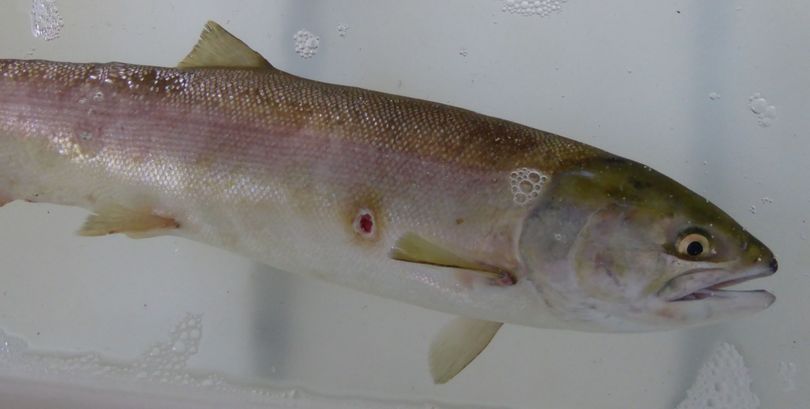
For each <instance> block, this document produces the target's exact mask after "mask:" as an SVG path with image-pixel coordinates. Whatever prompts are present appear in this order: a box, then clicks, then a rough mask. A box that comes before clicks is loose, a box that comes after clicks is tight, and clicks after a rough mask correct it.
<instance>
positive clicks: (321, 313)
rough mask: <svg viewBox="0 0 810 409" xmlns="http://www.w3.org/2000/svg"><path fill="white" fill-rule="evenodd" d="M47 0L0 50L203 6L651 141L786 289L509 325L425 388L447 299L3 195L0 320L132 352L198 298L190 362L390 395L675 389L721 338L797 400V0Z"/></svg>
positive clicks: (281, 45) (806, 99)
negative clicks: (124, 233)
mask: <svg viewBox="0 0 810 409" xmlns="http://www.w3.org/2000/svg"><path fill="white" fill-rule="evenodd" d="M57 1H58V3H57V4H58V6H59V8H60V13H61V15H62V17H63V18H64V23H65V25H64V29H63V31H62V36H61V38H59V39H57V40H54V41H50V42H45V41H43V40H42V39H36V38H34V37H33V36H32V34H31V23H30V18H29V12H30V6H31V4H30V2H29V1H26V0H6V1H5V2H4V4H3V10H2V12H1V13H0V22H1V23H2V24H0V58H42V59H52V60H66V61H76V62H80V61H95V62H104V61H113V60H115V61H123V62H128V63H139V64H154V65H167V66H171V65H174V64H176V62H177V61H179V60H180V59H181V58H182V57H183V56H184V55H185V53H186V52H187V51H188V50H189V49H190V48H191V46H192V45H193V44H194V42H195V41H196V39H197V36H198V34H199V31H200V30H201V28H202V26H203V24H204V23H205V21H206V20H208V19H214V20H217V21H218V22H220V23H221V24H222V25H224V26H225V27H226V28H227V29H229V30H230V31H231V32H233V33H234V34H236V35H237V36H239V37H240V38H242V39H243V40H244V41H245V42H247V43H248V44H249V45H251V46H252V47H253V48H255V49H256V50H257V51H259V52H260V53H262V54H263V55H265V56H266V57H267V59H268V60H269V61H270V62H271V63H273V64H274V65H275V66H276V67H278V68H281V69H283V70H286V71H289V72H292V73H295V74H298V75H302V76H305V77H308V78H313V79H318V80H321V81H326V82H333V83H340V84H350V85H357V86H362V87H365V88H371V89H375V90H380V91H386V92H393V93H398V94H403V95H408V96H413V97H418V98H423V99H429V100H434V101H439V102H444V103H449V104H452V105H457V106H462V107H465V108H469V109H473V110H475V111H478V112H482V113H486V114H490V115H494V116H498V117H501V118H505V119H509V120H514V121H517V122H520V123H523V124H526V125H530V126H533V127H537V128H540V129H544V130H548V131H552V132H555V133H560V134H562V135H566V136H569V137H571V138H574V139H577V140H580V141H583V142H586V143H590V144H593V145H596V146H598V147H600V148H604V149H606V150H608V151H611V152H613V153H616V154H619V155H622V156H626V157H628V158H632V159H636V160H639V161H641V162H644V163H645V164H648V165H650V166H652V167H654V168H656V169H658V170H660V171H662V172H663V173H665V174H667V175H669V176H671V177H673V178H675V179H676V180H679V181H681V182H682V183H684V184H686V185H687V186H689V187H691V188H693V189H695V190H696V191H698V192H700V193H702V194H704V195H705V196H706V197H707V198H708V199H710V200H712V201H713V202H715V203H716V204H718V205H719V206H720V207H721V208H723V209H725V210H726V211H728V212H729V213H730V214H731V215H732V216H734V217H735V218H737V219H738V220H739V221H740V222H741V223H742V224H743V225H744V226H746V227H747V228H748V229H749V230H751V231H752V232H753V233H754V234H755V235H756V236H757V237H759V238H760V239H761V240H762V241H763V242H765V243H766V244H768V245H769V246H770V247H771V248H772V249H773V250H774V252H775V253H776V254H777V257H778V259H779V263H780V269H779V272H778V273H777V274H776V275H775V276H773V277H770V278H767V279H764V280H759V281H757V282H756V284H749V285H748V286H749V287H750V286H765V287H767V288H768V289H770V290H771V291H773V292H774V293H775V294H776V295H777V302H776V304H775V305H774V306H773V307H772V308H770V309H769V310H767V311H765V312H763V313H761V314H758V315H756V316H753V317H750V318H748V319H743V320H740V321H734V322H728V323H724V324H721V325H716V326H713V327H709V328H703V329H695V330H688V331H677V332H668V333H656V334H641V335H596V334H582V333H570V332H560V331H551V330H538V329H531V328H520V327H515V326H507V327H504V329H503V330H502V331H501V333H500V334H499V335H498V336H497V337H496V338H495V340H494V342H493V343H492V345H490V347H489V348H488V349H487V350H486V352H485V353H484V354H482V355H481V357H480V358H479V359H478V360H476V361H475V362H474V363H473V364H472V365H471V366H470V367H469V368H467V369H466V370H465V371H464V372H463V373H462V374H461V375H460V376H459V377H458V378H456V379H455V380H453V381H452V382H451V383H450V384H448V385H445V386H434V385H433V384H432V382H431V381H430V377H429V375H428V371H427V350H428V345H429V341H430V339H431V337H432V336H433V334H435V333H436V332H437V331H438V329H439V328H440V327H441V326H442V324H444V323H445V322H446V321H447V320H448V319H449V318H450V317H449V316H446V315H443V314H440V313H436V312H432V311H427V310H424V309H420V308H418V307H413V306H408V305H404V304H400V303H396V302H391V301H387V300H382V299H379V298H375V297H370V296H366V295H362V294H358V293H356V292H353V291H349V290H345V289H341V288H336V287H333V286H331V285H327V284H323V283H320V282H315V281H312V280H309V279H305V278H301V277H297V276H294V275H292V274H288V273H281V272H277V271H274V270H272V269H271V268H268V267H264V266H261V265H258V264H255V263H252V262H250V261H248V260H245V259H242V258H240V257H237V256H234V255H230V254H228V253H225V252H223V251H220V250H217V249H212V248H209V247H206V246H203V245H198V244H195V243H191V242H188V241H183V240H179V239H173V238H157V239H149V240H141V241H135V240H129V239H126V238H122V237H108V238H95V239H90V238H79V237H77V236H75V235H74V232H75V231H76V229H77V228H78V227H79V226H80V225H81V223H82V220H83V218H84V216H85V215H86V212H84V211H82V210H79V209H69V208H62V207H53V206H47V205H29V204H25V203H13V204H11V205H8V206H6V207H4V208H3V209H2V211H0V260H2V263H1V264H0V266H2V267H0V283H1V284H0V287H2V288H0V290H1V291H2V292H0V328H2V329H4V330H5V331H6V332H10V333H14V334H17V335H19V336H22V337H24V338H25V339H27V340H28V341H29V343H30V344H31V346H32V347H35V348H37V349H42V350H59V351H66V352H80V351H91V350H92V351H97V352H100V353H102V354H104V355H106V356H109V357H114V358H117V359H124V360H126V359H131V358H132V357H135V356H136V355H138V354H140V353H141V352H142V351H143V350H144V348H146V347H147V346H148V345H150V344H152V343H154V342H156V341H161V340H164V339H165V338H166V337H167V334H168V332H169V331H170V330H171V328H172V327H173V325H174V324H175V323H176V322H178V321H179V320H180V319H182V317H183V316H184V314H185V313H187V312H191V313H202V314H203V328H204V336H203V340H202V344H201V349H200V352H199V354H198V355H196V356H194V357H193V358H192V360H191V362H190V364H191V366H192V367H194V368H197V369H200V370H204V371H220V372H223V373H226V374H230V375H233V376H239V377H256V378H260V379H261V380H263V381H267V382H270V383H272V384H281V385H302V386H306V387H308V388H310V389H313V390H315V391H319V392H329V393H337V394H358V395H362V396H377V397H385V398H395V399H409V400H419V399H429V400H436V401H440V402H452V403H465V402H468V403H476V404H489V405H496V406H509V407H526V408H529V407H544V408H545V407H549V408H597V407H598V408H628V407H635V408H672V407H674V406H675V405H676V404H677V403H678V402H679V401H680V400H681V399H682V398H683V397H684V394H685V391H686V389H687V388H688V387H689V386H690V385H691V383H692V381H693V379H694V376H695V374H696V372H697V370H698V368H699V367H700V365H701V363H702V362H703V360H705V358H706V357H707V355H708V354H709V353H710V352H711V351H712V349H713V348H714V347H715V346H716V345H717V343H719V342H729V343H732V344H734V345H735V346H737V348H738V349H739V351H740V352H741V353H742V355H743V356H744V357H745V360H746V363H747V364H748V366H749V367H750V369H751V374H752V377H753V379H754V385H753V389H754V391H755V393H756V394H757V395H758V396H759V397H760V398H761V400H762V402H763V404H762V407H764V408H791V409H792V408H802V409H804V408H807V407H808V406H807V403H806V402H807V401H808V400H810V392H808V389H807V388H803V387H802V385H810V325H808V324H807V322H808V319H807V316H808V314H810V307H808V303H807V301H806V300H807V297H808V295H809V294H810V274H809V273H810V251H808V250H810V240H806V238H807V237H810V223H808V222H807V219H808V218H810V182H808V177H809V176H810V161H808V158H810V24H808V20H807V17H808V16H810V3H808V2H805V1H799V0H796V1H790V0H782V1H768V2H766V1H754V0H740V1H701V0H694V1H686V0H684V1H645V2H639V1H634V0H617V1H610V2H595V1H584V0H570V1H569V2H567V3H563V4H562V11H561V12H560V13H558V14H552V15H550V16H547V17H542V18H541V17H538V16H528V17H526V16H519V15H513V14H508V13H504V12H502V11H501V7H502V2H500V1H496V0H478V1H468V0H463V1H462V0H455V1H430V0H418V1H371V0H366V1H360V0H354V1H348V0H346V1H292V0H290V1H259V0H254V1H215V0H208V1H190V0H188V1H180V0H176V1H157V0H148V1H147V0H142V1H130V2H110V1H100V0H96V1H93V0H71V1H59V0H57ZM339 24H345V25H347V26H348V27H349V29H348V32H347V34H346V36H345V37H340V36H339V33H338V30H337V26H338V25H339ZM300 29H307V30H309V31H312V32H313V33H315V34H316V35H319V36H320V48H319V49H318V52H317V54H316V55H315V56H314V57H312V58H311V59H308V60H304V59H302V58H300V57H299V56H297V55H296V54H295V51H294V45H293V35H294V34H295V33H296V32H297V31H298V30H300ZM462 49H464V50H466V56H465V55H462V53H461V50H462ZM712 92H716V93H717V94H719V99H715V100H712V99H710V98H709V95H710V93H712ZM757 92H758V93H761V94H762V96H763V97H765V98H766V99H767V100H768V102H769V103H770V104H773V105H774V106H776V119H775V120H774V121H773V123H772V124H771V126H769V127H761V126H759V125H758V124H757V118H756V115H755V114H754V113H753V112H751V110H750V108H749V106H748V103H749V101H748V99H749V97H750V96H751V95H753V94H754V93H757ZM0 97H2V96H0ZM763 198H767V200H764V201H763ZM770 201H772V202H770ZM751 206H755V207H756V211H755V212H752V210H751ZM780 362H793V363H794V364H795V365H796V367H797V368H798V372H797V374H796V375H795V377H794V378H793V381H794V382H795V383H796V384H797V385H798V386H799V388H798V390H796V391H785V389H786V386H787V383H786V382H785V380H784V379H783V377H782V376H781V375H780V373H779V363H780ZM802 405H804V406H802Z"/></svg>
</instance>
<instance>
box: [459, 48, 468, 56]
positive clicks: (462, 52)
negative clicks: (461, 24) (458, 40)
mask: <svg viewBox="0 0 810 409" xmlns="http://www.w3.org/2000/svg"><path fill="white" fill-rule="evenodd" d="M468 54H469V53H468V52H467V49H466V48H464V47H462V48H461V49H459V50H458V55H460V56H462V57H466V56H467V55H468Z"/></svg>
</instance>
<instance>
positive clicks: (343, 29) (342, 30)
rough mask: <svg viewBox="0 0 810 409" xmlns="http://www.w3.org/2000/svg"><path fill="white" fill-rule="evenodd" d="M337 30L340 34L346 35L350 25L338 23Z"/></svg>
mask: <svg viewBox="0 0 810 409" xmlns="http://www.w3.org/2000/svg"><path fill="white" fill-rule="evenodd" d="M337 32H338V35H339V36H341V37H346V34H347V33H348V32H349V26H348V25H346V24H338V26H337Z"/></svg>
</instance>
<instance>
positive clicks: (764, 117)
mask: <svg viewBox="0 0 810 409" xmlns="http://www.w3.org/2000/svg"><path fill="white" fill-rule="evenodd" d="M748 108H749V109H751V112H753V113H754V114H756V116H757V124H758V125H759V126H761V127H763V128H764V127H768V126H770V125H771V123H772V122H773V121H774V119H776V107H775V106H773V105H770V104H769V103H768V100H766V99H765V98H764V97H763V96H762V95H761V94H760V93H758V92H757V93H755V94H754V95H751V96H750V97H749V98H748Z"/></svg>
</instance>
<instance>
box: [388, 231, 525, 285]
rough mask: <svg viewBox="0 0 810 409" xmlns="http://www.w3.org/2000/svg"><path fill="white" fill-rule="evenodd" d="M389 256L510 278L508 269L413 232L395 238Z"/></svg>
mask: <svg viewBox="0 0 810 409" xmlns="http://www.w3.org/2000/svg"><path fill="white" fill-rule="evenodd" d="M390 256H391V258H393V259H394V260H400V261H408V262H411V263H421V264H430V265H434V266H440V267H455V268H461V269H465V270H471V271H474V272H476V273H479V274H481V275H483V276H485V277H487V278H489V279H492V280H499V281H503V280H504V278H508V279H511V274H509V272H508V271H505V270H502V269H499V268H498V267H496V266H491V265H487V264H484V263H481V262H478V261H475V260H472V259H470V258H467V257H463V256H460V255H458V254H456V253H454V252H452V251H450V250H447V249H445V248H443V247H441V246H439V245H436V244H433V243H431V242H429V241H427V240H425V239H424V238H422V237H420V236H418V235H416V234H414V233H407V234H405V235H404V236H402V237H401V238H400V239H399V240H397V242H396V244H395V245H394V248H393V249H392V250H391V253H390Z"/></svg>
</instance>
